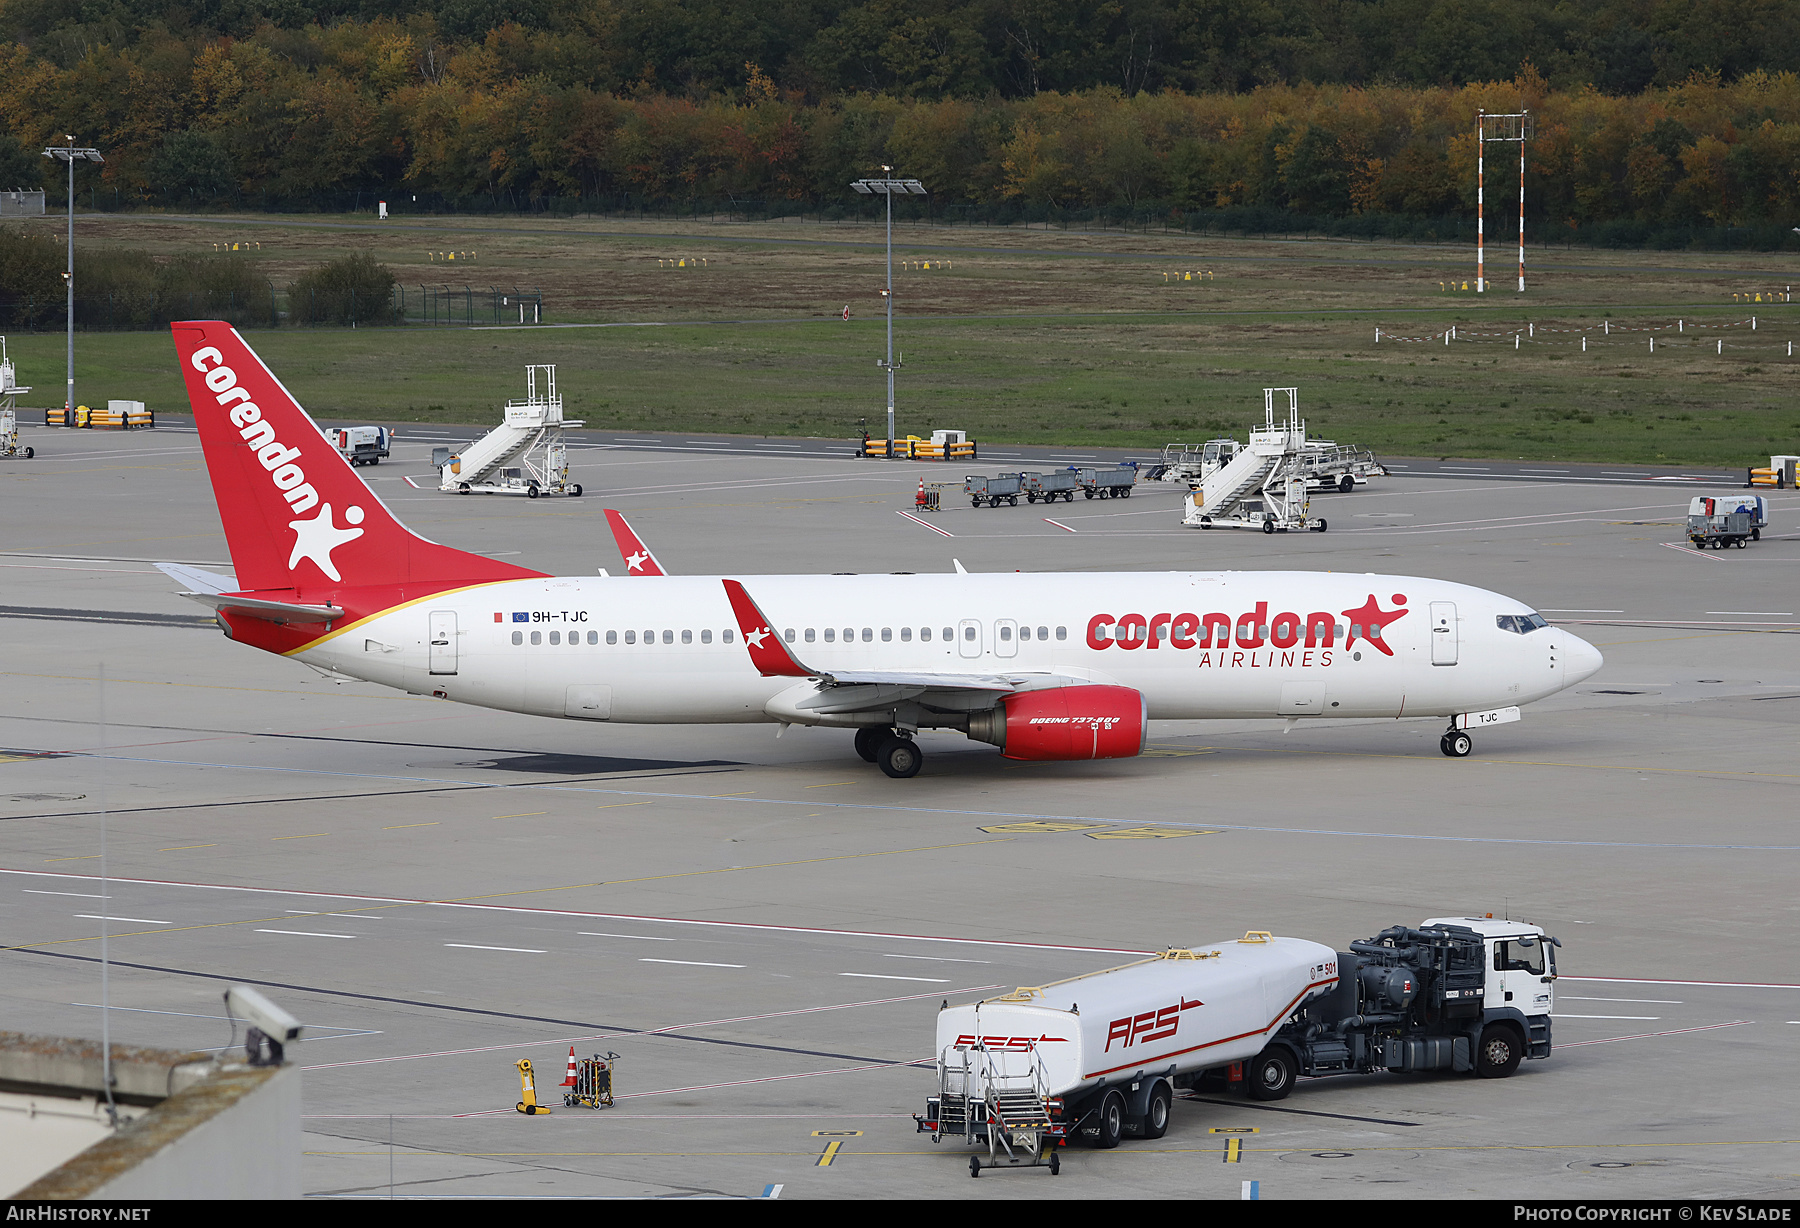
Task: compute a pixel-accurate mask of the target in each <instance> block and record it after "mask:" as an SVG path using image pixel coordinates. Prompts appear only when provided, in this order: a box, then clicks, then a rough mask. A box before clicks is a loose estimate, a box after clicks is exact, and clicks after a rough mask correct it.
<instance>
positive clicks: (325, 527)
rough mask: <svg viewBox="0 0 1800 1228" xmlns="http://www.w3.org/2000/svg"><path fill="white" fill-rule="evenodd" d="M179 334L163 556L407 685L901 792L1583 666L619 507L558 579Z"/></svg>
mask: <svg viewBox="0 0 1800 1228" xmlns="http://www.w3.org/2000/svg"><path fill="white" fill-rule="evenodd" d="M174 335H175V340H176V348H177V352H178V354H179V356H180V365H181V369H182V374H183V376H184V377H185V378H186V380H187V387H188V397H189V400H190V401H191V403H192V405H193V407H194V420H195V423H196V429H197V430H198V432H199V435H200V442H201V445H202V447H203V448H204V450H205V455H206V465H207V471H208V473H209V475H210V476H211V479H212V484H213V492H214V494H215V495H216V496H217V499H218V504H219V519H220V521H221V523H222V524H223V526H224V531H225V539H226V543H227V544H228V545H229V547H230V549H231V558H232V565H233V568H234V570H235V575H224V574H221V573H218V572H212V571H206V570H203V569H201V568H197V567H193V566H191V565H186V564H174V563H170V564H160V565H159V566H161V567H162V568H163V570H164V571H166V572H167V573H168V574H169V575H171V576H172V577H174V578H175V579H176V580H177V581H178V582H179V583H181V585H182V586H183V587H184V588H185V589H186V590H187V591H188V593H189V595H190V596H191V598H192V599H193V600H195V601H198V602H200V603H202V604H204V605H206V606H208V607H210V608H212V609H213V610H214V611H216V613H217V616H218V621H219V625H220V627H221V628H222V629H223V630H224V632H225V633H226V635H228V636H229V637H230V638H231V639H232V640H234V641H235V642H237V643H238V644H241V645H244V646H246V647H250V648H257V649H261V650H263V651H265V652H272V653H276V654H278V655H281V656H287V657H292V658H293V659H295V660H297V661H299V662H301V663H303V664H306V665H308V666H311V667H313V668H315V669H318V670H321V671H324V672H326V673H329V674H335V675H342V676H344V677H350V678H359V679H363V680H365V681H370V682H375V683H379V684H381V685H383V686H390V687H395V688H398V689H400V690H404V691H407V692H409V693H411V694H415V695H429V696H433V697H436V698H439V699H446V700H451V701H453V702H457V703H467V704H475V705H479V706H482V707H489V708H497V709H500V710H502V711H507V712H524V713H530V714H533V715H537V716H545V717H554V718H561V719H569V720H582V721H594V722H607V721H618V722H634V723H640V724H723V723H733V724H735V723H760V724H766V725H771V726H777V725H807V726H815V727H821V728H830V729H839V730H843V731H844V733H845V735H846V737H845V741H846V742H849V741H850V737H849V736H848V735H851V734H854V735H855V743H854V744H855V748H856V750H857V753H858V754H859V755H861V756H862V757H863V759H864V760H865V761H867V762H870V763H874V764H876V765H878V766H879V767H880V768H881V770H882V771H883V772H885V773H887V774H888V775H890V776H894V777H908V776H912V775H915V774H917V773H918V771H919V770H920V766H921V764H922V763H923V751H922V749H921V748H920V746H919V743H918V741H917V740H916V736H915V735H917V734H918V732H919V731H920V730H921V729H937V730H949V731H954V732H957V733H964V734H967V735H968V736H969V737H970V738H971V739H973V740H975V741H978V742H985V743H987V744H988V745H991V746H996V747H999V748H1000V752H1001V754H1003V755H1005V756H1006V757H1008V758H1011V759H1015V760H1021V759H1022V760H1063V759H1099V758H1119V757H1130V756H1133V755H1136V754H1138V753H1139V752H1140V751H1141V750H1142V749H1143V746H1144V739H1145V736H1146V734H1147V731H1148V722H1149V721H1152V720H1203V719H1207V718H1211V717H1226V718H1256V717H1262V718H1268V719H1274V718H1286V719H1293V720H1298V719H1300V718H1303V717H1322V716H1329V717H1338V718H1343V717H1357V718H1383V719H1387V720H1392V719H1394V718H1396V717H1399V716H1402V715H1405V716H1435V717H1443V718H1447V720H1446V723H1447V724H1452V725H1455V724H1456V723H1458V722H1461V727H1464V728H1473V727H1478V726H1479V727H1486V726H1487V725H1491V724H1499V723H1502V722H1503V721H1507V720H1516V719H1517V718H1518V711H1519V706H1520V705H1522V704H1528V703H1531V702H1533V701H1534V700H1538V699H1542V698H1544V697H1545V696H1547V695H1552V694H1555V693H1556V692H1558V691H1561V690H1563V689H1565V688H1566V687H1569V686H1573V685H1575V684H1576V683H1579V682H1581V681H1582V680H1583V679H1585V678H1587V677H1588V676H1589V675H1591V674H1592V673H1593V672H1594V671H1595V670H1597V669H1599V668H1600V665H1601V657H1600V653H1599V652H1598V651H1597V650H1596V649H1594V648H1593V646H1592V645H1589V644H1587V643H1585V642H1584V641H1583V640H1581V639H1580V638H1579V637H1577V636H1575V635H1572V634H1570V633H1568V632H1567V631H1566V630H1565V629H1563V628H1561V627H1552V626H1549V625H1547V624H1546V623H1545V622H1544V620H1543V618H1542V617H1541V616H1540V615H1538V614H1536V613H1533V612H1532V611H1531V610H1530V609H1529V608H1528V607H1527V606H1525V604H1524V603H1523V602H1520V601H1518V600H1516V599H1514V598H1511V597H1506V596H1504V595H1502V594H1499V593H1493V592H1488V591H1486V590H1483V589H1478V588H1473V587H1471V586H1469V585H1465V584H1453V583H1449V582H1447V581H1441V580H1429V579H1422V578H1420V577H1417V576H1388V575H1364V574H1356V573H1335V574H1333V573H1326V572H1304V571H1286V572H1282V571H1258V572H1230V571H1194V572H1127V571H1113V572H1093V573H1087V574H1080V573H1074V574H1068V573H1055V574H1025V573H1021V572H1016V571H1012V570H1007V571H1002V572H992V573H985V574H970V573H969V572H967V571H966V570H963V569H962V568H961V567H960V566H959V567H958V569H957V570H956V571H954V572H950V571H946V572H943V573H939V574H935V575H842V576H840V575H828V576H825V575H786V576H755V575H742V576H736V577H734V576H674V575H666V574H660V573H662V572H663V571H664V570H665V569H663V568H661V567H660V566H653V560H652V559H651V558H650V557H649V552H648V551H647V550H645V549H644V548H643V544H642V543H641V542H638V541H637V540H636V539H635V538H632V539H630V540H627V539H626V538H625V537H624V536H623V535H621V534H619V532H618V528H619V524H620V523H622V521H615V520H614V518H612V517H608V520H609V522H610V523H612V524H613V528H614V532H615V538H616V539H617V540H619V541H620V542H621V547H622V548H621V553H622V554H624V555H626V557H627V569H628V574H627V575H621V576H607V575H582V576H562V577H557V576H550V575H546V574H545V573H543V572H539V571H533V570H531V569H529V568H526V567H520V566H518V565H516V564H514V563H512V562H510V561H508V560H505V559H497V558H491V557H486V556H482V555H477V554H473V553H470V552H468V551H463V550H457V549H454V548H452V547H449V546H444V545H440V544H438V543H436V542H431V541H427V540H426V539H424V538H422V537H420V536H418V535H417V534H415V533H413V532H412V531H411V530H409V529H407V528H406V527H405V526H404V525H402V524H401V523H400V522H399V520H398V519H397V518H396V517H395V516H394V514H393V512H392V511H391V510H390V509H389V508H388V507H387V506H386V505H384V504H383V503H382V501H381V500H380V498H378V497H377V496H376V494H375V492H374V490H373V489H372V488H371V487H370V486H369V485H368V484H367V483H365V482H364V481H363V480H362V477H361V476H360V475H359V474H358V473H357V472H356V471H355V470H354V469H352V468H351V467H350V466H349V465H348V464H347V463H346V462H345V461H344V459H343V457H341V456H339V455H338V454H337V452H336V451H335V450H334V449H333V448H332V447H331V445H330V444H329V443H328V442H327V441H326V439H325V437H324V436H323V435H322V434H321V433H320V432H319V430H318V428H317V427H316V426H315V425H314V424H313V421H312V419H310V418H309V417H307V415H306V412H305V411H304V410H302V409H301V408H300V406H299V405H298V404H297V403H295V401H294V400H293V398H292V397H291V396H290V395H289V394H288V392H287V390H286V389H284V388H283V387H282V386H281V384H280V382H279V381H278V380H276V379H275V377H274V376H273V375H272V374H270V372H269V371H268V369H267V368H266V367H264V366H263V364H262V362H261V361H260V360H259V359H258V358H257V357H256V355H255V354H254V353H252V352H251V350H250V348H249V347H248V346H247V345H246V344H245V343H244V340H243V338H242V337H240V336H239V335H238V334H237V333H236V332H235V331H234V330H233V329H232V328H231V327H230V325H228V324H224V323H220V322H216V321H205V322H198V323H179V324H176V325H175V326H174ZM571 493H573V491H571ZM653 570H654V571H655V572H656V573H659V574H654V575H653V574H652V571H653ZM592 736H593V739H594V741H595V742H596V743H603V742H604V740H605V739H606V737H607V735H606V733H605V732H604V730H603V729H600V728H596V729H595V730H594V732H593V735H592ZM846 749H848V747H846ZM1469 749H1470V742H1469V740H1468V738H1467V737H1466V736H1461V737H1460V738H1459V739H1458V740H1455V741H1454V745H1452V744H1450V743H1449V742H1446V744H1445V753H1446V754H1451V755H1453V756H1456V757H1460V756H1462V755H1465V754H1467V753H1468V752H1469Z"/></svg>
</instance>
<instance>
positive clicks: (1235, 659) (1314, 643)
mask: <svg viewBox="0 0 1800 1228" xmlns="http://www.w3.org/2000/svg"><path fill="white" fill-rule="evenodd" d="M1392 600H1393V603H1394V605H1395V606H1396V607H1398V608H1396V609H1392V610H1384V609H1382V608H1381V602H1380V600H1379V599H1377V598H1376V596H1375V594H1373V593H1370V594H1369V599H1368V601H1366V602H1364V603H1363V604H1362V605H1360V606H1357V607H1356V608H1355V609H1353V610H1343V611H1340V612H1338V613H1335V614H1334V613H1332V612H1330V611H1326V610H1320V611H1314V612H1312V613H1310V614H1305V615H1301V614H1294V613H1287V612H1283V613H1278V614H1276V615H1275V616H1274V617H1270V615H1269V603H1268V602H1266V601H1259V602H1257V603H1256V607H1255V608H1254V609H1252V610H1249V611H1247V612H1245V613H1243V614H1240V615H1238V616H1237V618H1235V619H1234V618H1232V617H1231V615H1229V614H1221V613H1213V614H1152V615H1149V616H1148V617H1146V616H1145V615H1143V614H1121V615H1119V616H1118V617H1116V618H1115V617H1114V616H1113V615H1111V614H1096V615H1094V616H1093V617H1092V618H1090V619H1089V620H1088V626H1087V643H1088V647H1089V648H1093V649H1097V650H1099V649H1107V648H1112V647H1115V646H1116V647H1118V648H1121V649H1124V650H1126V651H1132V650H1135V649H1138V648H1147V649H1151V650H1155V649H1158V648H1161V647H1163V646H1164V645H1165V644H1166V645H1168V646H1169V647H1171V648H1175V649H1179V650H1181V651H1184V652H1185V651H1187V650H1188V649H1193V648H1198V649H1201V650H1202V651H1201V658H1200V660H1199V661H1198V662H1197V664H1199V665H1201V666H1212V665H1216V666H1242V665H1246V664H1247V665H1248V666H1249V667H1250V668H1253V669H1255V668H1261V667H1263V666H1265V665H1267V666H1273V665H1275V664H1277V650H1280V654H1279V655H1280V660H1279V664H1281V665H1283V666H1291V665H1302V666H1311V665H1330V664H1331V662H1332V654H1333V652H1334V650H1335V649H1336V648H1337V646H1338V641H1339V640H1340V639H1341V640H1342V641H1343V643H1342V647H1343V649H1344V650H1346V651H1348V650H1349V649H1351V648H1353V647H1355V646H1356V644H1357V643H1358V642H1359V641H1360V642H1362V643H1365V644H1367V645H1368V646H1369V647H1371V648H1373V649H1375V651H1377V652H1379V653H1381V654H1383V655H1384V656H1389V657H1391V656H1393V655H1394V650H1393V649H1392V648H1390V647H1389V646H1388V644H1387V630H1388V628H1390V627H1392V626H1393V625H1394V624H1395V623H1396V622H1398V621H1399V620H1400V619H1402V618H1404V617H1406V614H1407V610H1406V609H1405V606H1406V594H1404V593H1395V594H1393V596H1392ZM1340 619H1341V620H1342V621H1340ZM1234 648H1236V649H1239V650H1241V651H1232V649H1234ZM1264 649H1266V650H1268V651H1267V652H1266V653H1265V652H1262V651H1261V650H1264ZM1263 657H1266V660H1264V659H1261V658H1263Z"/></svg>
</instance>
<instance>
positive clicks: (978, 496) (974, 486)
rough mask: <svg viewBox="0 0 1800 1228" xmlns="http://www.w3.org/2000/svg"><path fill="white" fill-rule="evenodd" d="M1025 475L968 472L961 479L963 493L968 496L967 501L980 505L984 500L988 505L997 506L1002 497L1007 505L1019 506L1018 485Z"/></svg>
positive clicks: (1021, 482)
mask: <svg viewBox="0 0 1800 1228" xmlns="http://www.w3.org/2000/svg"><path fill="white" fill-rule="evenodd" d="M1024 477H1025V475H1024V474H1022V473H996V474H995V475H994V476H993V477H991V478H990V477H983V476H982V475H980V474H970V475H969V476H967V477H965V478H964V479H963V493H964V494H965V495H967V496H969V502H970V503H972V504H974V506H976V507H980V506H981V505H982V504H983V503H984V502H985V503H986V504H987V505H988V506H989V507H999V506H1000V501H1001V500H1002V499H1004V500H1005V501H1006V503H1007V505H1008V506H1010V507H1017V506H1019V487H1020V486H1021V485H1022V484H1023V480H1024Z"/></svg>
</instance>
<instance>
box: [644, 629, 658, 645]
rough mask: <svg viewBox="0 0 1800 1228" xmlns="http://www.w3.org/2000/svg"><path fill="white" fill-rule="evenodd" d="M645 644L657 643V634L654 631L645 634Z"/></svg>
mask: <svg viewBox="0 0 1800 1228" xmlns="http://www.w3.org/2000/svg"><path fill="white" fill-rule="evenodd" d="M644 643H646V644H654V643H656V632H654V631H646V632H644Z"/></svg>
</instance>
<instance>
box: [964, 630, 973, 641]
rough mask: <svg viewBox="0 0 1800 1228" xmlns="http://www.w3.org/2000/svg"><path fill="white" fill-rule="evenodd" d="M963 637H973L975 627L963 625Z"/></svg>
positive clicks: (970, 638) (968, 638)
mask: <svg viewBox="0 0 1800 1228" xmlns="http://www.w3.org/2000/svg"><path fill="white" fill-rule="evenodd" d="M963 638H964V639H965V640H972V639H974V638H975V628H974V627H964V628H963Z"/></svg>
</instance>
